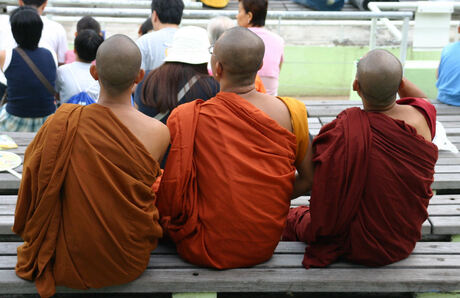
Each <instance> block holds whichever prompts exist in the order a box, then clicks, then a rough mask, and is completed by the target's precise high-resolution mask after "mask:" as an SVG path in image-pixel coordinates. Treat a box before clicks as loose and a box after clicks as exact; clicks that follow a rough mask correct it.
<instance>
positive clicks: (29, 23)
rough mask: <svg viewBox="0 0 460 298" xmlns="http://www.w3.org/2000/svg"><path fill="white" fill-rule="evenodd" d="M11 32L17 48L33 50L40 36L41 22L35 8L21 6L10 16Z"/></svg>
mask: <svg viewBox="0 0 460 298" xmlns="http://www.w3.org/2000/svg"><path fill="white" fill-rule="evenodd" d="M10 24H11V32H12V33H13V37H14V40H15V41H16V43H17V44H18V45H19V47H21V48H23V49H27V50H35V49H36V48H37V47H38V42H39V41H40V38H41V36H42V29H43V22H42V19H41V18H40V16H39V15H38V12H37V10H36V9H35V8H33V7H29V6H21V7H19V8H16V9H15V10H13V12H12V13H11V16H10Z"/></svg>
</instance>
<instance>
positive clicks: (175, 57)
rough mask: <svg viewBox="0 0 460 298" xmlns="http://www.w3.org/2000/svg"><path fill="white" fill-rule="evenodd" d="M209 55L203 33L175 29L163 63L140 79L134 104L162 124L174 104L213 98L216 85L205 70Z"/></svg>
mask: <svg viewBox="0 0 460 298" xmlns="http://www.w3.org/2000/svg"><path fill="white" fill-rule="evenodd" d="M210 56H211V55H210V54H209V40H208V35H207V32H206V30H204V29H203V28H200V27H194V26H186V27H182V28H180V29H179V30H177V32H176V34H175V35H174V39H173V42H172V46H171V47H170V48H168V54H167V56H166V58H165V62H164V63H163V64H162V65H161V66H160V67H158V68H157V69H154V70H152V71H151V72H150V73H149V74H148V76H147V78H145V80H144V86H143V88H142V93H141V98H142V102H139V101H137V102H136V104H137V105H138V107H139V110H140V111H141V112H143V113H144V114H146V115H148V116H150V117H153V118H155V119H157V120H160V121H161V122H163V123H166V121H167V120H168V117H169V115H170V113H171V111H172V110H174V108H176V107H177V106H178V105H181V104H184V103H187V102H190V101H193V100H195V99H202V100H208V99H210V98H211V97H214V96H216V94H217V93H218V92H219V83H217V81H216V80H215V79H214V78H213V77H211V76H210V75H209V74H208V70H207V65H208V62H209V58H210Z"/></svg>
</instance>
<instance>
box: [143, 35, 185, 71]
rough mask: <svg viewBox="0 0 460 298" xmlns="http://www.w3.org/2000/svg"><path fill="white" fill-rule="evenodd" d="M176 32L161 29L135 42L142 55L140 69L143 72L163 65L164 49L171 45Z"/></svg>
mask: <svg viewBox="0 0 460 298" xmlns="http://www.w3.org/2000/svg"><path fill="white" fill-rule="evenodd" d="M176 31H177V28H163V29H161V30H158V31H152V32H150V33H147V34H145V35H143V36H141V37H140V38H139V39H138V40H137V41H136V43H137V46H138V47H139V49H140V50H141V53H142V64H141V67H142V68H143V69H144V70H146V71H147V70H152V69H155V68H157V67H158V66H160V65H161V64H163V60H164V59H165V57H166V49H167V48H168V46H170V45H171V44H172V40H173V37H174V34H175V33H176Z"/></svg>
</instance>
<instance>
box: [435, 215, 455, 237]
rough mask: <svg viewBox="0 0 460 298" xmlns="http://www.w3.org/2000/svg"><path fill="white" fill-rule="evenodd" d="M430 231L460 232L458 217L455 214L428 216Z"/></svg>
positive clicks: (443, 233)
mask: <svg viewBox="0 0 460 298" xmlns="http://www.w3.org/2000/svg"><path fill="white" fill-rule="evenodd" d="M429 219H430V222H431V225H432V233H433V234H436V235H456V234H460V233H459V230H460V219H459V217H455V216H453V217H452V216H430V217H429Z"/></svg>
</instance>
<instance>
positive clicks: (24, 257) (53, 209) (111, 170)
mask: <svg viewBox="0 0 460 298" xmlns="http://www.w3.org/2000/svg"><path fill="white" fill-rule="evenodd" d="M159 172H160V168H159V165H158V163H157V162H156V161H155V160H154V159H153V158H152V157H151V155H150V154H149V152H148V151H147V150H146V149H145V147H144V146H143V144H141V143H140V142H139V140H138V139H137V138H136V137H135V136H134V135H133V134H132V133H131V132H130V131H129V130H128V128H126V127H125V126H124V125H123V123H121V122H120V121H119V120H118V119H117V117H116V116H115V115H114V114H113V113H112V112H111V111H110V109H108V108H106V107H103V106H101V105H98V104H92V105H89V106H79V105H71V104H65V105H63V106H62V107H61V108H60V109H59V110H58V111H57V112H56V114H55V115H53V116H52V117H50V119H49V120H47V122H46V123H45V124H44V125H43V127H42V128H41V129H40V131H39V132H38V133H37V135H36V137H35V138H34V140H33V141H32V143H30V145H29V146H28V148H27V151H26V154H25V158H24V173H23V179H22V181H21V186H20V189H19V194H18V202H17V206H16V214H15V222H14V226H13V231H14V232H15V233H17V234H19V235H20V236H21V237H22V238H23V239H24V244H23V245H21V246H20V247H19V248H18V263H17V265H16V274H17V275H18V276H19V277H21V278H24V279H28V280H35V284H36V286H37V289H38V292H39V294H40V295H41V296H51V295H53V294H54V293H55V286H56V285H63V286H67V287H71V288H77V289H87V288H100V287H105V286H110V285H118V284H123V283H126V282H129V281H132V280H134V279H136V278H137V277H138V276H139V275H140V274H141V273H142V272H143V271H144V270H145V268H146V267H147V264H148V262H149V258H150V252H151V250H153V249H154V248H155V247H156V245H157V239H158V238H160V237H161V236H162V230H161V227H160V226H159V224H158V218H159V215H158V210H157V209H156V208H155V195H154V193H153V191H152V190H151V187H150V186H151V185H152V184H153V183H154V181H155V179H156V177H157V176H158V175H159Z"/></svg>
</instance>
